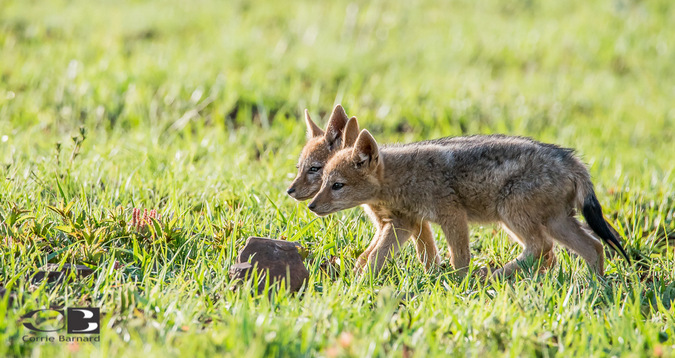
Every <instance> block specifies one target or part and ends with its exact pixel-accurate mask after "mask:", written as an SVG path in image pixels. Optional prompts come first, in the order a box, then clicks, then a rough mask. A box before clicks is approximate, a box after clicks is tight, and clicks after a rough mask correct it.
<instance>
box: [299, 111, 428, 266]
mask: <svg viewBox="0 0 675 358" xmlns="http://www.w3.org/2000/svg"><path fill="white" fill-rule="evenodd" d="M346 117H347V114H346V113H345V112H344V109H343V108H342V106H340V105H339V104H338V105H336V106H335V109H334V110H333V114H332V115H331V118H330V119H329V124H328V126H327V130H326V132H329V129H330V128H333V130H335V131H337V132H340V131H341V132H342V138H341V143H340V142H338V143H333V144H332V145H330V138H329V137H328V136H327V135H326V132H324V131H323V130H321V128H319V127H318V126H317V125H316V124H315V123H314V121H312V118H311V117H310V116H309V112H308V111H307V110H305V123H306V125H307V144H305V147H304V148H303V150H302V153H301V154H300V159H299V161H298V175H297V176H296V178H295V179H294V180H293V182H292V183H291V185H290V187H289V189H288V194H289V195H290V196H291V197H293V198H294V199H296V200H298V201H302V200H307V199H309V198H311V197H313V196H314V195H315V194H316V193H318V192H319V189H320V188H321V173H322V170H323V167H324V166H325V164H326V163H327V162H328V160H329V159H330V158H331V157H332V156H333V154H335V153H336V152H337V151H338V150H340V149H344V148H350V147H352V146H353V145H354V143H355V142H356V139H357V137H358V136H359V124H358V120H357V118H356V117H352V118H350V119H349V120H348V121H347V122H346V123H345V124H344V127H341V125H342V123H343V122H342V120H344V118H346ZM338 145H339V146H338ZM312 166H314V167H319V168H322V169H320V170H319V171H317V172H315V173H310V172H309V168H311V167H312ZM369 210H370V209H369V208H368V209H367V210H366V211H367V212H369ZM369 215H370V216H371V218H373V216H372V215H371V214H369ZM373 220H375V219H373ZM381 226H382V225H381V224H378V228H379V227H381ZM409 237H412V238H413V242H414V243H415V250H416V251H417V257H418V259H419V261H420V262H421V263H422V264H424V266H425V269H427V270H428V269H430V268H431V267H433V266H434V265H439V264H440V262H441V260H440V257H439V256H438V249H437V248H436V243H435V242H434V238H433V233H432V231H431V226H430V225H429V223H428V222H426V221H423V220H422V221H420V222H419V223H415V224H414V225H411V227H410V228H409V230H408V231H407V232H406V237H405V240H407V239H408V238H409ZM370 251H372V247H369V248H368V249H366V251H365V252H364V255H365V256H364V255H362V257H367V254H366V253H369V252H370ZM364 264H365V261H364V262H359V266H358V267H361V266H363V265H364Z"/></svg>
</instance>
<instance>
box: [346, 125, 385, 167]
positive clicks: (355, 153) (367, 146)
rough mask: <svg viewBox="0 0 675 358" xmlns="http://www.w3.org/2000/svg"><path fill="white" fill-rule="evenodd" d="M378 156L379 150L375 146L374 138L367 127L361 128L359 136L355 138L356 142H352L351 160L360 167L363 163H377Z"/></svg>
mask: <svg viewBox="0 0 675 358" xmlns="http://www.w3.org/2000/svg"><path fill="white" fill-rule="evenodd" d="M379 157H380V151H379V149H378V148H377V142H376V141H375V138H373V136H372V135H371V134H370V132H368V130H367V129H364V130H362V131H361V133H359V137H358V138H356V143H354V149H352V160H353V161H354V163H355V164H356V165H357V166H358V167H361V166H363V165H369V166H370V165H377V162H378V160H379Z"/></svg>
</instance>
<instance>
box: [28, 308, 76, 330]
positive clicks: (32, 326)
mask: <svg viewBox="0 0 675 358" xmlns="http://www.w3.org/2000/svg"><path fill="white" fill-rule="evenodd" d="M43 311H52V312H56V313H58V316H61V326H60V327H43V328H38V327H36V326H35V323H36V322H35V321H36V317H35V314H36V313H38V312H43ZM63 317H64V314H63V310H52V309H42V310H33V311H30V312H28V313H26V314H25V315H23V316H21V319H22V320H28V319H31V320H32V321H30V322H22V323H23V326H24V327H26V328H28V329H30V330H31V331H38V332H55V331H58V330H60V329H63V328H64V327H65V325H66V322H65V319H63ZM37 319H38V320H41V321H42V322H40V323H38V325H41V324H42V323H44V322H46V321H51V320H55V319H57V316H54V317H43V316H41V315H38V316H37Z"/></svg>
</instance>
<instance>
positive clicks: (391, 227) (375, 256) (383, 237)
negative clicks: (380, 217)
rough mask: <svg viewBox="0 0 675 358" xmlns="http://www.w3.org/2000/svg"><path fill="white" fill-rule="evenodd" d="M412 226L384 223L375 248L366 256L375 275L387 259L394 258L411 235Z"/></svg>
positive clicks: (396, 221) (392, 222)
mask: <svg viewBox="0 0 675 358" xmlns="http://www.w3.org/2000/svg"><path fill="white" fill-rule="evenodd" d="M413 226H414V225H412V224H406V223H403V222H399V221H398V220H393V221H390V222H385V223H384V225H383V226H382V229H381V230H380V235H379V238H378V240H377V242H376V243H375V247H374V248H373V250H372V251H370V253H369V254H368V266H370V268H371V269H372V271H373V273H375V274H377V273H378V272H380V270H381V269H382V266H384V263H385V262H386V260H387V259H388V258H389V257H392V256H395V255H396V254H397V253H398V252H399V251H400V250H401V245H403V244H404V243H405V242H406V241H408V239H409V238H410V236H411V234H412V228H413Z"/></svg>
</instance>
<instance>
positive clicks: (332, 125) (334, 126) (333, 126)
mask: <svg viewBox="0 0 675 358" xmlns="http://www.w3.org/2000/svg"><path fill="white" fill-rule="evenodd" d="M347 120H349V117H347V113H345V109H344V108H342V106H341V105H339V104H338V105H336V106H335V108H333V113H332V114H331V115H330V119H329V120H328V125H327V126H326V134H325V138H326V141H327V142H328V143H329V144H330V145H331V147H332V146H333V144H336V141H337V140H338V139H341V138H342V132H343V131H344V129H345V125H347Z"/></svg>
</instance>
